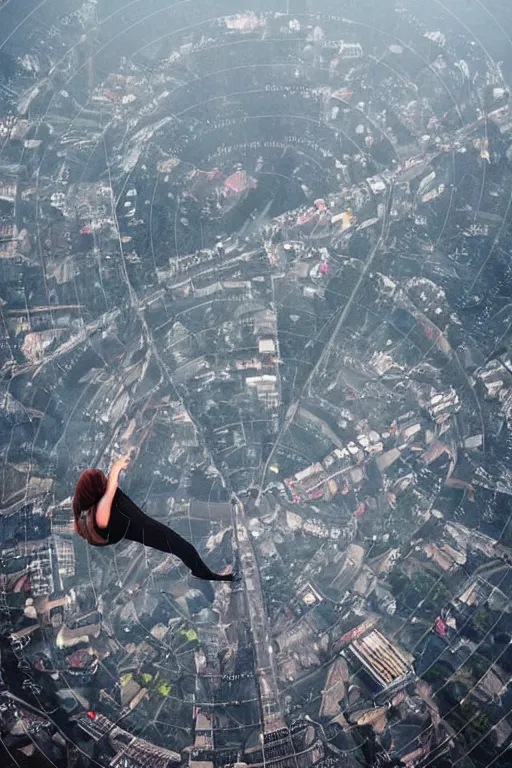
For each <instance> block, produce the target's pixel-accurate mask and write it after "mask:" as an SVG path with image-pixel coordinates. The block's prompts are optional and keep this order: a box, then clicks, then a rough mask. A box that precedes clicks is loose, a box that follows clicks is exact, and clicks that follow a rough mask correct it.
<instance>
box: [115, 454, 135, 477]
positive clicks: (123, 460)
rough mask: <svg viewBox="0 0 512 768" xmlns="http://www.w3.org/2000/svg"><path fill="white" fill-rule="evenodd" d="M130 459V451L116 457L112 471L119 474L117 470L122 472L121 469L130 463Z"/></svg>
mask: <svg viewBox="0 0 512 768" xmlns="http://www.w3.org/2000/svg"><path fill="white" fill-rule="evenodd" d="M130 460H131V452H130V453H127V454H125V455H124V456H120V457H119V458H118V459H116V460H115V461H114V462H113V464H112V472H116V473H117V474H119V472H122V471H123V469H126V468H127V467H128V465H129V463H130Z"/></svg>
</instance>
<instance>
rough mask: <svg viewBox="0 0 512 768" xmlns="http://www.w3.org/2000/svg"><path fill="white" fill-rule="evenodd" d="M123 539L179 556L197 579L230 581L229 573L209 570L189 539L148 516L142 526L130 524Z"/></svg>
mask: <svg viewBox="0 0 512 768" xmlns="http://www.w3.org/2000/svg"><path fill="white" fill-rule="evenodd" d="M125 539H129V540H130V541H138V542H140V543H141V544H144V546H146V547H151V549H157V550H158V551H159V552H166V553H168V554H171V555H175V556H176V557H179V558H180V560H182V561H183V563H184V564H185V565H186V566H187V568H189V569H190V570H191V571H192V575H193V576H197V578H198V579H206V580H208V581H231V579H232V576H231V574H227V575H222V574H220V573H214V571H212V570H210V568H208V566H207V565H206V563H205V562H204V561H203V560H202V559H201V557H200V556H199V552H198V551H197V549H196V548H195V547H194V546H192V544H191V543H190V542H189V541H186V539H184V538H183V537H182V536H180V535H179V533H176V531H173V530H172V529H171V528H168V527H167V526H166V525H164V524H163V523H159V522H158V521H157V520H152V519H151V518H148V520H145V521H144V527H141V528H139V527H138V526H137V527H136V528H134V526H133V525H130V526H129V527H128V530H127V532H126V535H125Z"/></svg>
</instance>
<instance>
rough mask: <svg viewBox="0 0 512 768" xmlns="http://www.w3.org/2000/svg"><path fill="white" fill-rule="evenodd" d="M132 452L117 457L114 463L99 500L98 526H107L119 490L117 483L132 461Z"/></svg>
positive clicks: (97, 511) (97, 510)
mask: <svg viewBox="0 0 512 768" xmlns="http://www.w3.org/2000/svg"><path fill="white" fill-rule="evenodd" d="M130 458H131V456H130V454H129V453H127V454H126V455H125V456H121V458H119V459H116V461H114V463H113V464H112V467H111V469H110V473H109V476H108V480H107V488H106V491H105V493H104V494H103V496H102V497H101V499H100V500H99V502H98V505H97V507H96V525H97V526H98V528H106V527H107V525H108V523H109V520H110V511H111V509H112V501H113V499H114V496H115V493H116V491H117V485H118V482H119V475H120V474H121V472H122V471H123V469H126V468H127V466H128V464H129V463H130Z"/></svg>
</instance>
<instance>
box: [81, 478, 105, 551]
mask: <svg viewBox="0 0 512 768" xmlns="http://www.w3.org/2000/svg"><path fill="white" fill-rule="evenodd" d="M106 489H107V478H106V476H105V473H104V472H102V471H101V469H86V470H85V472H82V474H81V475H80V477H79V478H78V483H77V484H76V488H75V493H74V496H73V515H74V518H75V530H76V532H77V533H78V534H79V535H80V536H81V537H82V538H83V539H85V540H86V541H88V542H89V544H106V541H105V539H103V538H102V537H101V536H100V534H99V533H98V532H97V531H96V529H95V527H94V515H95V514H96V506H97V504H98V502H99V500H100V499H101V497H102V496H103V494H104V493H105V491H106Z"/></svg>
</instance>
